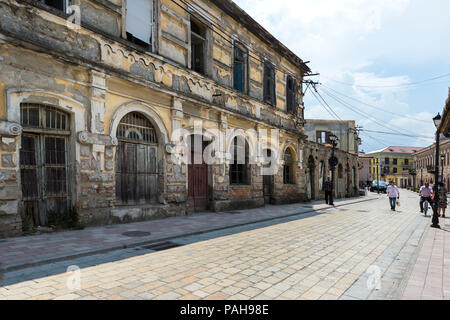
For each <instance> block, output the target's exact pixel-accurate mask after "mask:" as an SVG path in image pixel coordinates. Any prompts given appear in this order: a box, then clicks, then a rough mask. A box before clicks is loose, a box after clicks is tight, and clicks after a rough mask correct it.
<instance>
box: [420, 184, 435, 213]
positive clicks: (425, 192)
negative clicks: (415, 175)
mask: <svg viewBox="0 0 450 320" xmlns="http://www.w3.org/2000/svg"><path fill="white" fill-rule="evenodd" d="M432 195H433V189H431V187H430V184H429V183H428V182H426V183H425V185H424V186H421V187H420V190H419V196H420V212H421V213H423V202H424V201H425V200H427V201H428V203H429V204H431V196H432Z"/></svg>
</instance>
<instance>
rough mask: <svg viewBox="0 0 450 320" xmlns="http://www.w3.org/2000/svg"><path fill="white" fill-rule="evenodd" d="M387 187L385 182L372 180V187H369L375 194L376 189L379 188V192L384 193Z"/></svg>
mask: <svg viewBox="0 0 450 320" xmlns="http://www.w3.org/2000/svg"><path fill="white" fill-rule="evenodd" d="M387 186H388V184H387V182H385V181H377V180H374V181H372V185H371V186H370V191H371V192H377V191H378V188H380V192H384V193H386V188H387Z"/></svg>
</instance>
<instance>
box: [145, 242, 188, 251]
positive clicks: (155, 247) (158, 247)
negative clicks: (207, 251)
mask: <svg viewBox="0 0 450 320" xmlns="http://www.w3.org/2000/svg"><path fill="white" fill-rule="evenodd" d="M181 246H182V245H181V244H179V243H175V242H172V241H166V242H162V243H157V244H152V245H149V246H143V247H141V248H143V249H150V250H155V251H162V250H168V249H172V248H176V247H181Z"/></svg>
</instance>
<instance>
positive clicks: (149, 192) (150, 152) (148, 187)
mask: <svg viewBox="0 0 450 320" xmlns="http://www.w3.org/2000/svg"><path fill="white" fill-rule="evenodd" d="M156 159H157V149H156V146H152V145H146V144H137V143H129V142H125V141H119V145H118V147H117V152H116V199H117V201H118V203H119V204H124V205H125V204H144V203H149V202H154V201H156V200H157V197H158V192H157V191H158V184H157V183H158V171H157V161H156Z"/></svg>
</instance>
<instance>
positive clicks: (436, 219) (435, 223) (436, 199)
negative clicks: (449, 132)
mask: <svg viewBox="0 0 450 320" xmlns="http://www.w3.org/2000/svg"><path fill="white" fill-rule="evenodd" d="M433 122H434V125H435V126H436V155H435V164H434V186H433V189H434V190H433V191H434V201H433V219H432V220H431V222H432V224H431V227H432V228H440V226H439V217H438V205H439V194H438V179H439V136H440V132H439V129H438V128H439V125H440V123H441V115H440V114H439V113H438V115H437V116H436V117H434V118H433Z"/></svg>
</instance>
